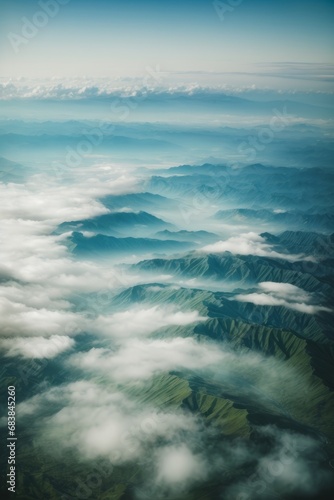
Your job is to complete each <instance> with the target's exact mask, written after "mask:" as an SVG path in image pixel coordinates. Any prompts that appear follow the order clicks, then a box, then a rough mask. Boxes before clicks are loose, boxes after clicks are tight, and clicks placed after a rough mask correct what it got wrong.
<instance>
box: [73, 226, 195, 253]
mask: <svg viewBox="0 0 334 500" xmlns="http://www.w3.org/2000/svg"><path fill="white" fill-rule="evenodd" d="M68 241H69V243H68V244H69V247H70V249H71V251H72V252H73V253H74V254H76V255H78V256H79V255H80V256H91V257H93V256H99V255H108V256H109V255H138V254H143V253H157V252H158V253H166V252H169V253H170V252H178V251H182V250H183V251H185V250H188V249H189V248H193V247H194V244H191V243H187V242H181V241H175V240H157V239H150V238H131V237H129V238H115V237H114V236H106V235H103V234H97V235H96V236H92V237H85V236H84V235H83V234H82V233H79V232H76V231H74V232H73V233H72V236H70V238H69V240H68Z"/></svg>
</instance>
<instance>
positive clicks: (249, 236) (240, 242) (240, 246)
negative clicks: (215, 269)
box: [202, 232, 313, 262]
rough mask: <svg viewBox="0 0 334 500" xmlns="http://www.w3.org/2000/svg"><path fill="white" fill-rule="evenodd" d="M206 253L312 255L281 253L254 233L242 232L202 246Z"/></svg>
mask: <svg viewBox="0 0 334 500" xmlns="http://www.w3.org/2000/svg"><path fill="white" fill-rule="evenodd" d="M202 251H204V252H207V253H222V252H231V253H233V254H236V255H258V256H259V257H272V258H279V259H284V260H289V261H292V262H294V261H297V260H313V258H312V257H306V256H305V255H303V254H295V255H291V254H283V253H279V252H276V251H275V250H273V249H272V247H271V245H269V244H268V243H266V240H265V239H264V238H263V237H262V236H260V235H259V234H256V233H252V232H250V233H244V234H240V235H239V236H231V238H229V239H228V240H225V241H217V242H216V243H213V244H212V245H207V246H205V247H203V248H202Z"/></svg>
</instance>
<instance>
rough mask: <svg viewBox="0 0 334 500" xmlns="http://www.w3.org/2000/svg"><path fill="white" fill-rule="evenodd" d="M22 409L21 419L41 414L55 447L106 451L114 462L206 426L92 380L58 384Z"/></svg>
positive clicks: (43, 430) (43, 433)
mask: <svg viewBox="0 0 334 500" xmlns="http://www.w3.org/2000/svg"><path fill="white" fill-rule="evenodd" d="M17 410H18V414H19V415H20V418H21V419H22V418H27V417H29V416H32V417H33V418H34V416H35V415H36V414H39V428H40V438H39V440H38V441H39V443H40V444H41V445H42V446H43V444H45V445H46V446H48V445H49V444H48V443H50V442H51V443H52V449H53V451H54V452H57V450H58V451H59V450H66V449H67V450H68V449H72V450H74V451H76V452H77V453H79V455H80V457H81V458H83V459H86V460H91V459H95V458H98V457H105V458H108V459H109V460H110V461H111V462H112V463H113V464H122V463H126V462H128V461H131V460H137V459H139V458H142V457H143V456H145V454H146V453H145V450H146V451H147V446H149V447H150V448H151V449H152V448H154V446H156V443H157V442H158V441H159V440H161V439H164V440H165V441H167V442H175V441H178V440H179V439H180V437H181V434H182V433H184V435H185V436H186V435H187V433H194V434H196V432H199V431H200V428H201V427H200V424H199V422H198V420H197V418H196V417H194V416H192V415H190V414H188V413H185V412H183V411H182V410H174V411H173V412H171V411H168V410H164V411H161V410H159V411H158V410H156V409H154V408H153V407H150V406H142V405H140V404H138V403H137V402H136V401H134V400H130V399H129V398H128V397H127V396H126V395H124V394H123V393H121V392H117V391H115V390H113V389H111V388H105V387H101V386H99V385H97V384H94V383H93V382H88V381H78V382H74V383H71V384H68V385H65V386H60V387H53V388H51V389H49V390H48V391H45V392H42V393H40V394H38V395H37V396H34V397H32V398H30V399H29V400H27V401H25V402H23V403H20V404H19V405H18V407H17Z"/></svg>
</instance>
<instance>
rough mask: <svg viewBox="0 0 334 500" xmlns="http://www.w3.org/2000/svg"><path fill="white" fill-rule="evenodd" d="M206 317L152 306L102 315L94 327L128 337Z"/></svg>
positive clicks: (190, 322)
mask: <svg viewBox="0 0 334 500" xmlns="http://www.w3.org/2000/svg"><path fill="white" fill-rule="evenodd" d="M205 319H206V318H205V317H203V316H200V315H199V313H198V311H185V312H183V311H179V310H177V309H176V308H175V307H161V306H152V307H145V308H138V307H136V308H132V309H129V310H127V311H122V312H117V313H115V314H113V315H111V316H100V317H98V318H97V319H96V321H95V322H94V325H93V329H94V330H95V331H97V332H99V333H103V334H105V335H109V336H112V337H115V338H119V340H121V339H127V338H129V337H141V336H147V335H150V334H151V333H152V332H154V331H156V330H158V329H159V328H162V327H165V326H169V325H180V326H185V325H190V324H192V323H196V322H199V321H204V320H205Z"/></svg>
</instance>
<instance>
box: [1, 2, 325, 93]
mask: <svg viewBox="0 0 334 500" xmlns="http://www.w3.org/2000/svg"><path fill="white" fill-rule="evenodd" d="M42 6H44V7H42ZM43 9H44V10H43ZM41 12H43V13H42V14H41ZM45 12H48V13H45ZM0 14H1V15H0V17H1V21H0V32H1V38H0V63H1V76H2V77H4V78H18V77H26V78H55V77H58V78H74V77H84V76H85V77H88V78H93V77H94V78H99V77H107V78H121V79H125V78H133V77H139V76H140V75H143V74H144V73H145V71H146V68H147V67H153V68H155V67H159V68H160V69H161V70H162V71H164V72H165V73H168V75H169V79H170V81H171V82H175V83H180V82H189V81H198V82H200V83H205V84H207V85H215V84H217V83H219V82H221V81H222V80H224V77H225V76H228V78H230V79H231V81H235V82H237V81H243V80H244V77H245V75H246V77H247V78H248V79H249V75H251V79H252V81H253V80H254V84H256V85H258V84H259V83H261V81H262V82H263V83H265V84H266V86H267V87H268V86H269V87H273V88H275V87H277V88H280V87H281V86H283V87H284V86H287V85H290V83H291V81H293V82H294V84H295V85H296V86H297V87H298V86H299V87H300V86H302V87H305V86H306V87H307V85H309V86H310V88H311V87H312V88H315V89H320V90H321V89H327V90H329V89H330V88H332V85H333V78H334V77H333V67H332V64H333V54H334V50H333V49H334V35H333V30H332V24H333V19H334V2H333V1H329V0H320V1H317V2H314V1H308V0H306V1H305V0H304V1H300V0H295V1H288V0H280V1H270V2H268V1H267V0H226V2H223V1H217V0H216V1H211V0H209V1H208V0H191V1H190V0H178V1H169V2H157V1H153V0H152V1H148V0H137V1H133V0H109V1H107V0H94V1H92V0H40V1H39V2H37V1H35V0H34V1H32V0H26V1H23V0H17V1H15V2H13V1H12V0H2V2H1V6H0ZM268 75H269V76H268ZM286 80H288V81H286ZM305 81H307V83H305Z"/></svg>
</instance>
